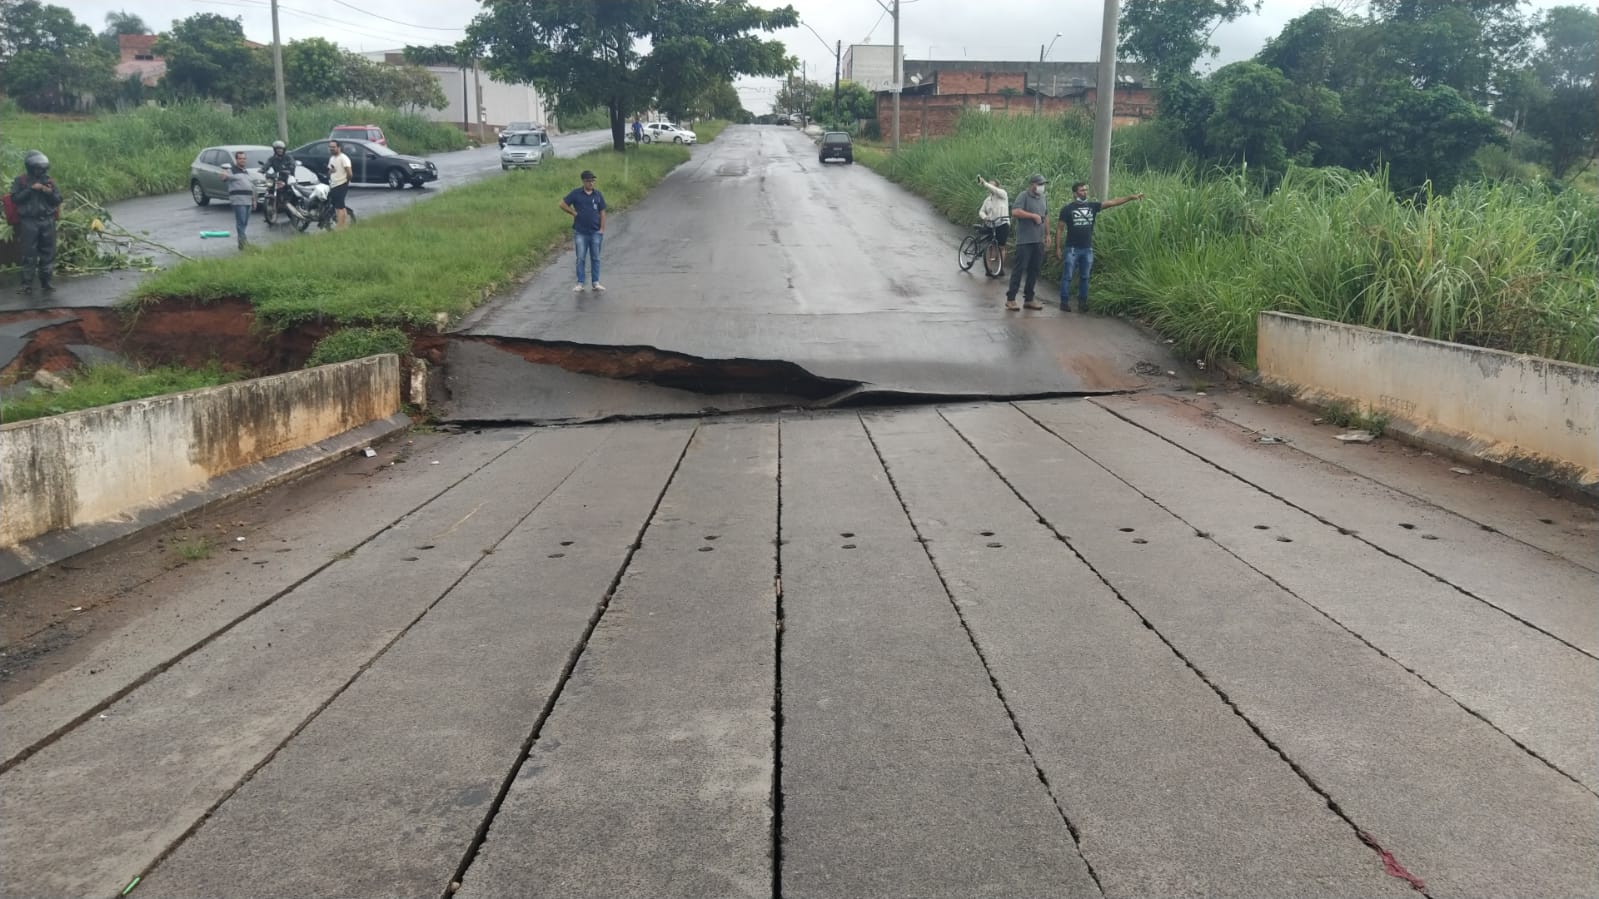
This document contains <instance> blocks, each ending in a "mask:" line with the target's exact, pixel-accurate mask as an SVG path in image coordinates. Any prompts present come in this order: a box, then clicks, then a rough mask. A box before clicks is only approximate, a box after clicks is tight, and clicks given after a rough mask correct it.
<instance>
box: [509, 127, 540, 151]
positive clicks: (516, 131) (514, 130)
mask: <svg viewBox="0 0 1599 899" xmlns="http://www.w3.org/2000/svg"><path fill="white" fill-rule="evenodd" d="M543 130H544V126H543V125H540V124H539V123H538V122H511V123H509V124H507V125H506V126H505V127H504V128H501V129H500V146H501V147H504V146H505V142H506V141H508V140H510V139H511V135H513V134H521V133H523V132H525V131H543Z"/></svg>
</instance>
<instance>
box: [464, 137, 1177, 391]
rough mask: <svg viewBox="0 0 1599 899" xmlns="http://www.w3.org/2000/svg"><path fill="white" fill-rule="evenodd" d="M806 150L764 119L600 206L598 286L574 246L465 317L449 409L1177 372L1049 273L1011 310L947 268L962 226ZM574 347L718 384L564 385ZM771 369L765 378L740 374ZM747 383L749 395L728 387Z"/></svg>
mask: <svg viewBox="0 0 1599 899" xmlns="http://www.w3.org/2000/svg"><path fill="white" fill-rule="evenodd" d="M815 153H816V149H815V145H814V144H813V143H812V142H811V140H810V139H809V138H808V137H806V136H805V135H804V134H802V133H800V132H798V131H796V130H794V129H791V128H780V127H761V126H732V127H729V128H728V129H727V130H725V131H723V132H722V134H721V135H720V136H718V137H717V139H716V141H715V142H714V143H711V144H708V145H706V146H703V147H696V148H695V149H694V156H693V159H691V160H690V161H689V162H688V163H686V164H685V165H683V166H681V167H680V168H678V169H677V170H676V171H674V172H673V173H672V174H671V175H669V176H667V178H666V179H665V180H664V181H662V182H661V184H660V185H659V186H658V187H656V188H655V189H654V190H653V191H652V192H651V193H650V195H649V196H648V197H646V198H644V200H642V201H641V202H639V203H638V204H637V205H636V206H634V207H632V208H631V209H629V210H627V211H626V212H625V213H621V214H618V215H614V216H612V217H611V219H610V221H609V224H608V227H607V229H606V235H605V245H604V252H603V266H602V271H601V281H602V282H603V283H604V284H605V285H606V287H607V288H608V290H607V292H606V293H603V294H596V293H573V292H572V283H573V280H574V274H573V263H574V256H573V254H572V252H571V251H568V252H566V253H565V254H563V255H562V256H561V257H559V258H558V259H556V260H555V261H554V262H553V263H551V264H550V265H549V266H547V267H546V268H545V269H544V270H543V271H541V272H539V273H537V274H536V275H534V276H533V277H532V279H531V280H530V281H529V282H528V283H527V284H526V285H525V286H523V287H522V288H520V289H519V290H518V291H517V292H516V293H514V294H512V295H509V296H505V297H502V298H499V299H497V300H495V301H492V302H491V303H489V304H488V305H486V306H484V307H481V308H480V309H478V310H477V311H476V312H474V313H473V314H471V315H470V316H468V317H467V318H466V320H465V321H463V323H462V325H461V326H460V328H459V329H458V330H457V331H456V337H457V340H456V341H455V344H454V346H452V348H451V350H450V353H449V356H450V364H449V372H448V392H449V402H448V403H447V404H446V408H445V412H444V415H445V417H447V418H448V419H451V420H455V421H463V422H465V421H475V422H481V421H518V422H540V421H554V420H574V419H575V420H592V419H596V418H605V417H608V416H614V415H623V414H640V411H639V410H640V409H641V408H643V409H644V410H645V411H646V412H663V411H695V410H698V409H700V408H702V407H704V406H706V405H714V406H716V407H717V408H719V409H723V410H727V409H742V408H753V407H764V406H770V405H772V404H773V402H774V397H773V393H774V389H773V385H774V384H777V383H778V382H780V381H781V379H782V378H784V377H788V376H789V375H790V374H791V372H792V371H793V370H794V369H798V370H800V371H802V372H804V373H807V374H808V375H809V376H810V378H811V381H812V383H806V384H800V385H799V388H798V389H796V390H794V391H792V394H793V395H795V396H807V395H809V396H815V395H817V394H822V393H825V394H838V393H839V391H840V390H841V388H840V386H839V385H858V386H857V387H856V398H857V399H885V398H892V399H896V400H899V399H904V398H907V397H910V398H924V399H927V398H946V399H947V398H971V399H979V398H988V397H1023V396H1035V397H1036V396H1054V395H1065V394H1093V393H1110V392H1118V391H1127V390H1138V389H1143V388H1146V387H1150V386H1155V385H1166V384H1170V383H1172V381H1171V379H1169V378H1168V377H1167V376H1166V375H1165V373H1166V372H1169V371H1177V370H1178V366H1177V365H1176V364H1175V361H1174V360H1172V359H1171V358H1170V356H1169V354H1168V353H1167V352H1166V349H1165V347H1164V346H1163V345H1162V344H1161V343H1160V342H1159V341H1156V340H1151V339H1150V338H1149V337H1148V336H1147V335H1146V334H1144V333H1142V332H1140V331H1139V330H1138V329H1136V328H1135V327H1133V326H1131V325H1129V324H1128V323H1126V322H1123V321H1120V320H1117V319H1111V318H1103V317H1098V316H1083V315H1079V314H1075V313H1062V312H1059V311H1058V310H1057V309H1056V308H1055V304H1054V303H1053V302H1049V301H1051V300H1053V297H1054V290H1055V285H1053V284H1045V283H1041V284H1040V285H1039V296H1040V298H1041V299H1044V300H1045V301H1046V302H1048V303H1049V304H1048V308H1046V309H1045V310H1044V311H1040V312H1021V313H1014V312H1012V313H1007V312H1005V311H1004V309H1003V308H1002V304H1003V302H1004V290H1005V281H1004V280H1002V279H1001V280H990V279H988V278H986V277H985V276H984V275H983V274H982V273H981V272H980V271H975V270H974V272H972V273H968V272H962V271H960V270H959V269H958V267H957V266H956V262H955V259H956V252H955V251H956V247H957V246H958V245H959V243H960V239H961V237H962V236H963V233H964V232H963V230H962V229H961V228H960V227H959V226H957V225H953V224H951V223H949V222H948V221H946V220H945V219H944V218H943V217H942V216H941V215H939V214H938V212H937V211H935V210H934V209H933V208H932V206H931V205H930V204H928V203H927V202H926V201H924V200H922V199H921V198H919V197H917V196H915V195H913V194H911V193H910V192H908V191H906V190H905V189H903V188H901V187H899V186H898V185H895V184H893V183H891V182H889V181H887V180H886V179H884V178H882V177H881V176H879V175H877V174H876V173H875V172H872V171H871V170H869V169H867V168H866V167H864V166H846V165H840V164H836V163H835V164H827V165H823V164H821V163H818V162H817V160H816V155H815ZM599 187H600V189H601V190H602V191H603V190H604V189H605V185H604V184H601V185H599ZM473 343H476V344H485V343H486V344H490V345H492V346H493V347H495V348H496V349H495V350H493V351H491V350H489V349H487V348H486V347H483V346H471V344H473ZM574 348H581V349H582V350H583V351H584V352H585V353H588V354H591V355H592V354H593V353H594V351H596V350H599V349H609V350H611V351H612V352H613V353H614V354H615V355H617V356H626V355H627V354H629V353H633V352H637V351H645V352H657V353H658V354H660V355H662V356H666V355H672V354H675V355H678V356H682V357H689V358H692V359H696V360H700V363H701V364H700V365H699V366H698V367H699V368H700V369H701V370H712V369H715V368H716V367H717V366H721V367H723V368H724V369H725V370H726V371H727V372H729V375H728V376H727V377H725V378H723V379H721V380H722V382H721V383H720V384H718V383H717V379H716V378H714V377H709V378H700V379H698V380H697V381H696V382H694V383H691V384H687V383H683V382H682V381H681V380H663V379H659V378H651V377H649V376H648V374H647V373H638V374H636V375H629V374H626V373H614V372H595V373H599V374H605V375H607V376H609V377H636V378H639V379H642V380H650V381H652V385H651V386H652V388H653V389H652V391H650V393H649V395H648V396H642V395H641V394H640V393H639V392H637V391H614V390H607V391H599V390H594V389H585V388H584V387H583V385H582V384H578V383H572V380H571V379H572V377H573V376H572V375H571V372H572V371H574V370H579V371H583V370H584V369H580V368H574V367H573V366H572V365H569V364H565V363H566V362H567V360H566V359H564V358H563V354H564V355H570V354H569V353H566V352H565V351H566V350H568V349H574ZM763 363H764V364H766V365H767V366H768V367H771V368H773V369H774V371H773V372H772V373H771V374H772V376H771V377H769V378H756V379H754V380H751V378H750V377H749V375H748V373H749V372H750V371H752V370H755V369H757V368H758V367H759V366H761V365H762V364H763ZM668 368H669V369H670V372H671V373H672V374H674V375H675V373H676V371H677V370H676V369H675V368H670V367H668ZM775 369H781V370H780V371H778V370H775ZM733 372H741V373H743V374H741V375H739V376H734V375H733V374H732V373H733ZM1142 372H1151V373H1154V374H1152V375H1146V374H1141V373H1142ZM824 386H826V387H828V388H829V389H827V390H822V389H821V388H822V387H824ZM683 387H688V388H689V389H690V390H692V391H697V392H698V393H689V392H686V391H682V390H681V388H683ZM674 388H677V389H679V390H678V392H675V393H674V392H671V391H672V389H674ZM746 391H753V392H755V394H758V395H746V396H740V395H739V394H740V393H743V392H746ZM699 393H714V394H723V395H722V396H718V397H716V398H715V400H714V401H712V400H709V399H707V398H706V397H703V396H699V395H698V394H699ZM573 397H576V398H577V401H574V400H573ZM641 401H643V402H644V405H643V406H642V407H641V406H640V403H641Z"/></svg>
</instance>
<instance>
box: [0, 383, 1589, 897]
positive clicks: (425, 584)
mask: <svg viewBox="0 0 1599 899" xmlns="http://www.w3.org/2000/svg"><path fill="white" fill-rule="evenodd" d="M1214 401H1215V402H1217V403H1222V404H1226V403H1231V404H1232V405H1231V406H1230V407H1229V406H1225V405H1224V406H1222V407H1221V408H1212V407H1211V406H1209V405H1207V404H1201V403H1188V402H1182V401H1177V400H1173V399H1172V398H1170V397H1161V396H1156V395H1150V394H1140V395H1135V396H1116V397H1094V398H1090V399H1057V400H1049V401H1038V402H1023V403H984V404H960V405H946V406H938V407H933V406H928V407H921V408H915V409H896V410H877V411H871V412H866V413H858V414H857V413H847V412H839V411H832V412H822V413H814V412H805V413H798V414H787V415H762V416H755V415H751V416H739V417H722V418H717V419H706V420H702V421H695V420H692V419H682V420H676V421H670V422H635V423H627V424H613V425H593V426H578V427H565V428H537V429H532V428H500V429H483V430H480V431H476V432H468V433H463V434H459V435H455V436H446V435H443V434H439V433H430V434H415V435H412V439H411V441H410V442H397V443H396V444H391V445H386V446H380V447H378V448H377V449H378V454H377V455H376V456H374V457H371V458H368V457H365V456H362V455H359V454H358V455H356V456H354V457H351V458H348V459H345V460H343V461H342V462H340V463H339V464H337V465H336V466H334V467H333V468H332V469H330V470H328V471H327V472H325V473H324V474H322V475H320V476H318V477H314V478H311V479H308V480H306V481H302V482H299V483H296V484H292V485H289V486H287V487H284V488H280V489H277V490H272V491H267V492H266V493H264V494H258V495H256V496H253V497H251V498H250V499H248V500H246V501H243V502H240V503H237V504H234V505H230V506H229V507H227V508H226V509H224V510H217V511H215V512H214V513H211V514H206V515H202V516H198V517H196V518H195V519H194V520H193V521H192V522H191V523H192V524H193V525H194V526H195V528H196V530H195V531H193V532H181V534H182V536H180V535H172V536H171V537H169V538H168V539H169V541H175V540H177V539H189V540H192V539H194V538H193V535H194V534H198V533H204V534H211V535H213V537H214V539H215V540H217V541H218V547H219V548H218V550H217V551H216V552H215V553H214V554H212V555H211V556H210V557H209V558H203V559H190V560H189V561H188V562H187V563H184V561H183V560H182V559H181V558H180V557H179V556H178V554H177V552H176V551H175V549H174V547H172V546H171V545H170V543H169V545H167V546H165V547H163V546H162V544H161V543H160V542H159V538H160V537H161V535H159V534H150V535H146V536H145V537H142V538H140V539H136V540H134V541H130V542H129V543H128V544H124V545H121V546H119V547H116V548H114V549H113V550H112V551H111V552H108V553H105V554H101V555H99V556H97V557H96V558H94V559H93V560H92V561H91V560H86V561H85V563H84V564H82V565H74V566H72V567H71V568H67V569H63V570H61V571H58V572H54V573H53V574H52V576H51V577H49V578H48V579H38V580H35V581H33V582H31V583H29V584H18V585H11V584H8V585H7V603H6V604H5V605H3V606H0V624H3V625H4V626H3V627H0V633H3V634H5V643H4V645H3V646H0V649H3V650H4V660H3V663H4V669H3V670H4V671H5V672H6V676H5V677H3V678H0V701H3V705H0V734H3V737H4V740H3V743H4V751H3V753H0V858H4V859H5V877H4V878H3V880H0V895H4V896H19V897H21V896H27V897H37V896H86V895H92V896H113V895H116V894H117V893H118V892H119V891H120V890H122V888H123V886H124V885H126V884H127V883H128V882H129V881H131V880H132V879H133V878H134V877H135V876H142V877H143V881H142V882H141V883H140V884H139V886H138V888H137V891H136V892H135V893H134V894H133V895H135V896H138V895H143V894H149V895H152V896H170V897H179V896H196V897H202V896H203V897H212V896H295V897H302V896H303V897H312V896H448V895H451V894H452V893H455V894H457V895H461V896H470V897H477V896H506V897H528V896H552V897H590V896H592V897H617V896H638V897H678V896H682V897H731V896H749V897H776V896H782V897H785V899H794V897H839V899H855V897H876V896H919V897H951V899H954V897H962V899H965V897H974V896H993V897H1067V896H1073V897H1075V896H1082V897H1127V899H1133V897H1148V896H1227V897H1261V899H1267V897H1269V899H1276V897H1283V896H1296V897H1297V896H1304V897H1346V896H1360V897H1394V899H1402V897H1407V896H1417V895H1426V896H1433V897H1439V899H1444V897H1479V896H1480V897H1488V896H1494V897H1498V896H1529V897H1531V896H1593V895H1596V894H1599V869H1596V867H1595V859H1596V858H1599V830H1596V829H1595V827H1594V823H1595V822H1596V821H1599V795H1596V793H1595V789H1596V788H1599V707H1596V706H1595V704H1594V702H1593V698H1594V696H1595V693H1596V690H1599V661H1596V653H1599V638H1596V635H1599V605H1596V604H1595V603H1594V597H1595V596H1596V595H1599V573H1596V572H1595V570H1594V569H1595V567H1596V563H1595V559H1599V555H1596V554H1595V553H1594V551H1593V547H1594V540H1595V537H1596V536H1599V522H1596V519H1595V518H1594V514H1593V510H1591V509H1587V508H1583V507H1578V506H1574V505H1572V504H1569V503H1565V502H1561V501H1558V500H1553V499H1550V498H1549V497H1546V496H1542V495H1540V494H1537V493H1535V492H1533V491H1531V490H1527V489H1525V488H1522V487H1519V486H1517V485H1514V484H1509V483H1507V482H1503V481H1500V480H1498V479H1497V478H1493V477H1491V476H1489V475H1486V474H1484V475H1479V476H1476V477H1473V478H1469V479H1466V480H1462V479H1461V478H1460V477H1459V476H1458V475H1456V474H1454V473H1452V472H1451V471H1450V467H1451V465H1452V464H1453V463H1450V462H1447V461H1444V460H1442V459H1439V458H1436V457H1431V458H1427V457H1422V456H1421V455H1420V454H1419V453H1414V452H1412V453H1411V455H1410V456H1409V457H1408V458H1407V459H1405V460H1404V461H1405V462H1406V464H1404V465H1395V464H1391V462H1385V460H1384V456H1385V455H1388V456H1389V458H1390V459H1392V456H1393V455H1397V454H1398V451H1397V450H1396V449H1395V448H1392V447H1385V446H1384V445H1383V444H1382V443H1379V444H1374V445H1371V446H1362V447H1347V446H1344V445H1342V444H1338V443H1337V442H1336V441H1335V440H1334V439H1333V437H1332V435H1331V434H1330V433H1329V432H1328V431H1327V430H1326V429H1318V428H1315V427H1314V426H1313V425H1311V424H1310V414H1309V413H1305V412H1302V411H1300V410H1296V409H1292V408H1287V407H1281V406H1257V405H1255V404H1254V401H1253V398H1251V397H1225V396H1224V397H1219V398H1216V399H1215V400H1214ZM1207 402H1208V401H1207ZM1239 414H1247V415H1248V416H1250V417H1251V418H1252V419H1253V420H1254V421H1255V426H1258V427H1265V428H1269V429H1270V430H1271V432H1272V433H1279V434H1286V433H1292V434H1294V435H1296V442H1295V443H1294V444H1292V445H1284V444H1278V445H1262V444H1260V443H1258V442H1257V440H1256V437H1257V435H1256V433H1255V432H1253V431H1251V430H1249V429H1248V428H1245V427H1240V426H1238V425H1236V424H1233V423H1232V422H1231V421H1229V420H1228V419H1227V416H1230V415H1239ZM1285 419H1291V421H1289V420H1285ZM1301 445H1303V446H1304V447H1305V449H1301V448H1300V447H1301ZM1318 453H1319V454H1320V455H1318ZM1390 454H1391V455H1390ZM1351 457H1359V458H1361V459H1362V460H1363V461H1362V462H1361V463H1360V469H1361V473H1359V474H1357V473H1355V472H1354V471H1352V470H1350V469H1347V468H1344V467H1342V466H1341V465H1340V464H1338V462H1336V461H1329V460H1340V459H1348V458H1351ZM1462 484H1469V486H1470V490H1469V491H1465V490H1463V489H1462V486H1461V485H1462ZM1422 496H1434V497H1440V499H1439V501H1437V502H1425V501H1422V500H1420V499H1418V497H1422ZM221 546H226V547H228V548H229V549H228V550H222V549H221V548H220V547H221ZM13 586H15V588H16V589H13ZM69 603H70V604H69ZM29 750H32V752H31V754H29ZM452 882H458V883H459V884H460V885H461V888H460V890H459V891H458V892H457V891H455V890H454V888H453V887H452V886H451V884H452ZM1418 890H1424V892H1422V893H1418V892H1417V891H1418Z"/></svg>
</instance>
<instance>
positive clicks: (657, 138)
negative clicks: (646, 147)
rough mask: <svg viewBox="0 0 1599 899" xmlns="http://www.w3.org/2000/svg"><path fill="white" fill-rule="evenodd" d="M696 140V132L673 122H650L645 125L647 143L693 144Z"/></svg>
mask: <svg viewBox="0 0 1599 899" xmlns="http://www.w3.org/2000/svg"><path fill="white" fill-rule="evenodd" d="M694 141H695V135H694V132H692V131H690V130H688V129H687V128H683V127H680V126H678V125H674V124H672V123H671V122H650V123H649V124H647V125H645V126H644V142H645V143H647V144H692V143H694Z"/></svg>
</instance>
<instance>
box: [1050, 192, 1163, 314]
mask: <svg viewBox="0 0 1599 899" xmlns="http://www.w3.org/2000/svg"><path fill="white" fill-rule="evenodd" d="M1143 198H1144V195H1143V194H1129V195H1128V196H1125V197H1117V198H1116V199H1114V200H1106V201H1104V202H1103V203H1095V202H1092V201H1090V200H1089V199H1088V185H1087V184H1084V183H1083V182H1081V181H1079V182H1077V183H1076V184H1073V185H1072V201H1071V202H1070V203H1067V204H1066V205H1065V206H1062V207H1061V208H1060V220H1059V221H1058V222H1056V223H1055V236H1056V239H1057V241H1058V242H1059V244H1060V260H1061V272H1060V310H1061V311H1062V312H1070V311H1071V310H1070V309H1069V308H1068V307H1067V305H1066V299H1067V296H1068V293H1067V292H1068V290H1069V289H1070V287H1071V283H1072V275H1073V274H1080V275H1081V278H1080V280H1079V281H1078V286H1077V311H1078V312H1087V311H1088V272H1089V269H1091V268H1093V267H1094V219H1095V218H1096V217H1098V215H1099V213H1100V210H1103V209H1110V208H1112V207H1115V206H1120V205H1122V204H1123V203H1131V202H1132V201H1134V200H1142V199H1143ZM1062 232H1064V234H1062Z"/></svg>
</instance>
